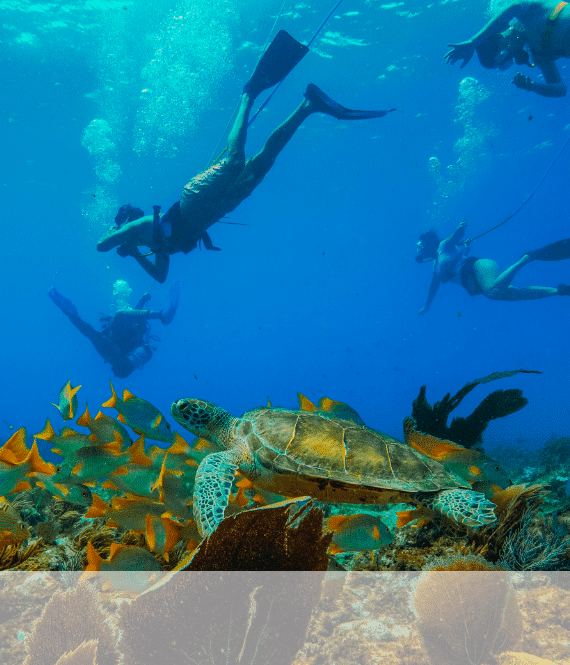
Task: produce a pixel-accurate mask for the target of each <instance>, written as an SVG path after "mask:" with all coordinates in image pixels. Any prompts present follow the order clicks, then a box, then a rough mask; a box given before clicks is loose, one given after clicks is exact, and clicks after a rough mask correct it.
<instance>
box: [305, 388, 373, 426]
mask: <svg viewBox="0 0 570 665" xmlns="http://www.w3.org/2000/svg"><path fill="white" fill-rule="evenodd" d="M297 398H298V400H299V407H300V409H301V411H318V412H319V413H320V414H321V415H323V416H325V417H329V418H340V419H341V420H348V421H350V422H353V423H354V424H355V425H364V421H363V420H362V418H361V417H360V416H359V415H358V413H357V412H356V411H355V410H354V409H353V408H352V407H351V406H348V404H345V403H344V402H335V401H334V400H332V399H329V398H328V397H321V399H320V400H319V405H318V406H316V405H315V404H313V402H311V400H310V399H308V398H307V397H305V396H304V395H302V394H301V393H297Z"/></svg>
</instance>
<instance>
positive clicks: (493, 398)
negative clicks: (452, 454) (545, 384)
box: [412, 369, 540, 448]
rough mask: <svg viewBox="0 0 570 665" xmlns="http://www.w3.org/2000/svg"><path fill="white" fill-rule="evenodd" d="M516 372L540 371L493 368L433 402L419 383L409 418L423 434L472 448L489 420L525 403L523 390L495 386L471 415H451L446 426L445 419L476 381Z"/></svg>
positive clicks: (478, 382)
mask: <svg viewBox="0 0 570 665" xmlns="http://www.w3.org/2000/svg"><path fill="white" fill-rule="evenodd" d="M519 373H525V374H540V372H537V371H535V370H527V369H517V370H511V371H508V372H493V374H489V375H488V376H484V377H482V378H480V379H475V380H474V381H471V382H470V383H466V384H465V385H464V386H463V388H461V390H459V391H458V392H456V393H455V395H453V397H451V394H450V393H447V395H445V397H444V398H443V399H442V400H441V401H439V402H435V404H434V405H433V406H431V405H430V404H429V402H428V401H427V399H426V387H425V386H422V387H421V388H420V392H419V395H418V396H417V397H416V399H415V400H414V402H413V405H412V418H414V419H415V421H416V423H417V428H418V430H420V431H422V432H425V433H426V434H433V435H434V436H437V437H438V438H440V439H448V440H450V441H453V442H454V443H458V444H459V445H461V446H463V447H465V448H471V447H472V446H475V445H478V444H480V443H481V441H482V434H483V432H484V431H485V428H486V427H487V425H488V424H489V422H490V421H491V420H495V419H496V418H504V417H505V416H508V415H510V414H511V413H515V412H516V411H519V410H520V409H522V408H523V407H524V406H526V404H527V402H528V400H527V399H526V398H525V397H523V396H522V391H520V390H517V389H515V388H511V389H509V390H496V391H495V392H493V393H491V394H490V395H487V397H485V399H484V400H483V401H482V402H481V403H480V404H479V406H478V407H477V408H476V409H475V411H473V413H472V414H471V415H470V416H468V417H467V418H454V419H453V420H452V421H451V425H449V426H448V425H447V419H448V418H449V415H450V413H451V412H452V411H453V410H454V409H455V408H456V407H457V406H458V405H459V403H460V402H461V400H462V399H463V398H464V397H465V396H466V395H468V394H469V393H470V392H471V391H472V390H473V388H475V387H476V386H478V385H479V384H482V383H489V381H495V380H497V379H503V378H506V377H509V376H514V375H515V374H519Z"/></svg>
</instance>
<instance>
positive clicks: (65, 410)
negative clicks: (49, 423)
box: [54, 381, 81, 420]
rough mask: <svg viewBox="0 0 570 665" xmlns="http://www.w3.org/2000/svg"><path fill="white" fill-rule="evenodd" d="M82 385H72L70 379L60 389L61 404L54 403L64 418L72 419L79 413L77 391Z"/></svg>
mask: <svg viewBox="0 0 570 665" xmlns="http://www.w3.org/2000/svg"><path fill="white" fill-rule="evenodd" d="M79 388H81V386H76V387H75V388H72V387H71V381H68V382H67V383H66V384H65V385H64V386H63V388H62V389H61V390H60V391H59V404H54V406H55V408H56V409H57V410H58V411H59V412H60V414H61V417H62V418H63V419H64V420H71V419H72V418H75V416H76V414H77V395H76V393H77V391H78V390H79Z"/></svg>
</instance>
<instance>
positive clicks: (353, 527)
mask: <svg viewBox="0 0 570 665" xmlns="http://www.w3.org/2000/svg"><path fill="white" fill-rule="evenodd" d="M326 528H327V531H332V532H333V537H332V543H331V546H330V548H329V552H330V553H331V554H336V553H337V552H365V551H367V550H377V549H379V548H380V547H384V546H385V545H389V544H390V543H392V542H393V541H394V536H393V535H392V534H391V533H390V530H389V529H388V527H387V526H386V525H385V524H384V523H383V522H382V520H380V519H379V518H378V517H377V516H376V515H370V514H366V513H363V514H359V515H346V516H344V515H332V516H331V517H329V518H328V519H327V521H326Z"/></svg>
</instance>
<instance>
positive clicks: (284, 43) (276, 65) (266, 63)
mask: <svg viewBox="0 0 570 665" xmlns="http://www.w3.org/2000/svg"><path fill="white" fill-rule="evenodd" d="M308 52H309V47H308V46H305V45H304V44H301V42H298V41H297V40H296V39H295V38H294V37H291V35H290V34H289V33H288V32H285V30H279V32H278V33H277V35H276V37H275V38H274V39H273V41H272V42H271V44H269V46H268V47H267V50H266V51H265V53H264V54H263V55H262V56H261V60H260V61H259V62H258V63H257V67H256V68H255V71H254V72H253V75H252V77H251V78H250V79H249V81H248V82H247V83H246V84H245V85H244V87H243V91H244V92H247V93H248V94H249V95H250V96H251V97H257V95H259V93H260V92H262V91H263V90H266V89H267V88H271V87H272V86H274V85H276V84H277V83H279V82H280V81H282V80H283V79H284V78H285V77H286V76H287V74H288V73H289V72H290V71H291V70H292V69H293V68H294V67H295V65H296V64H297V63H299V62H300V61H301V60H302V59H303V58H304V57H305V55H307V53H308Z"/></svg>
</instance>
